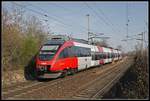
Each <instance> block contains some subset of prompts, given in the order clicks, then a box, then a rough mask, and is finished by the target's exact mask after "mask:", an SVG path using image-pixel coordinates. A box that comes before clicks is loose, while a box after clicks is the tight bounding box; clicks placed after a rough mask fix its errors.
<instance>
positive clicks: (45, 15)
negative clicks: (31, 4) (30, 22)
mask: <svg viewBox="0 0 150 101" xmlns="http://www.w3.org/2000/svg"><path fill="white" fill-rule="evenodd" d="M13 4H15V5H17V6H19V7H22V8H25V9H28V10H30V11H32V12H34V13H37V14H39V15H41V16H44V17H48V18H50V19H53V20H54V21H57V22H59V23H61V24H63V25H64V26H68V27H69V28H73V26H72V25H69V24H65V23H64V22H62V21H60V20H58V19H56V18H54V17H52V16H49V15H47V14H45V13H41V12H39V11H36V10H33V9H31V8H27V7H24V6H23V5H20V4H17V3H14V2H13ZM68 27H65V28H66V29H68Z"/></svg>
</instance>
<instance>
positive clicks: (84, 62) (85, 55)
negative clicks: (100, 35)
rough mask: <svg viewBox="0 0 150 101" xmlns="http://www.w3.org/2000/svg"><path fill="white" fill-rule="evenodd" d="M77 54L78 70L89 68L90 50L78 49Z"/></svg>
mask: <svg viewBox="0 0 150 101" xmlns="http://www.w3.org/2000/svg"><path fill="white" fill-rule="evenodd" d="M78 53H79V56H78V70H83V69H86V68H89V67H90V66H91V49H90V48H85V47H80V48H79V49H78Z"/></svg>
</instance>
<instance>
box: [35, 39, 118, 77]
mask: <svg viewBox="0 0 150 101" xmlns="http://www.w3.org/2000/svg"><path fill="white" fill-rule="evenodd" d="M112 52H114V53H117V50H115V51H111V49H109V48H105V47H100V46H95V45H89V44H85V43H80V42H77V41H74V40H68V41H64V40H50V41H48V42H47V43H45V44H44V45H43V46H42V47H41V49H40V51H39V54H38V56H37V58H36V71H37V77H38V78H57V77H60V76H65V75H67V74H74V73H75V72H77V71H80V70H84V69H86V68H90V67H93V66H96V65H102V64H105V63H109V62H112V58H111V56H110V54H112ZM116 58H117V57H116Z"/></svg>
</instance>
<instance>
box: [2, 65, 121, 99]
mask: <svg viewBox="0 0 150 101" xmlns="http://www.w3.org/2000/svg"><path fill="white" fill-rule="evenodd" d="M118 64H121V62H118V63H116V64H109V65H104V66H102V68H99V72H97V71H96V70H95V69H96V68H95V69H94V68H93V69H92V68H91V69H89V70H85V71H82V72H79V73H77V74H75V75H73V76H67V77H65V78H59V79H56V80H52V81H48V82H34V83H32V84H29V85H25V86H23V87H19V88H15V89H13V90H7V91H4V92H2V95H3V96H2V97H3V99H20V98H22V97H26V98H27V99H28V97H29V96H32V95H34V96H35V97H38V98H37V99H39V96H38V95H37V94H35V93H36V92H39V91H41V92H43V91H45V90H44V89H46V90H49V89H55V90H56V86H58V85H59V86H60V87H61V86H62V85H63V83H64V82H66V83H70V81H71V80H76V79H77V78H78V76H80V77H85V75H86V74H88V72H91V73H92V72H95V71H96V72H97V75H104V74H106V73H107V75H108V72H109V71H111V70H113V69H114V67H115V66H116V65H118ZM107 66H108V67H109V68H103V67H107ZM110 66H111V67H110ZM109 73H112V72H109ZM89 77H90V75H89ZM87 78H88V76H87ZM102 78H105V75H104V76H103V77H101V79H102ZM83 79H84V78H83ZM99 79H100V78H99ZM99 79H97V80H94V81H95V82H96V81H98V80H99ZM94 81H93V82H89V83H87V84H86V85H83V86H81V87H78V88H77V89H75V90H74V91H72V90H69V91H66V92H67V94H70V97H69V96H68V97H69V98H71V96H72V95H74V93H76V92H77V91H79V90H80V91H81V90H83V89H85V88H86V87H88V86H90V85H92V83H94ZM64 85H65V84H64ZM59 86H58V87H59ZM68 86H69V85H68ZM58 87H57V90H60V89H59V88H58ZM70 87H71V86H70ZM61 89H62V88H61ZM65 90H66V89H64V92H65ZM49 91H50V90H49ZM53 91H54V90H53ZM62 91H63V90H62ZM88 91H91V92H92V91H93V92H94V90H93V89H88ZM45 93H51V92H48V91H47V92H43V97H42V96H41V98H40V99H43V98H45V97H44V94H45ZM58 93H60V92H59V91H58ZM47 97H49V98H54V97H53V96H50V94H49V95H47ZM30 98H31V97H30ZM57 98H58V99H59V97H57ZM60 98H62V99H63V97H60ZM64 98H65V97H64ZM72 98H73V97H72ZM85 98H86V97H85ZM31 99H36V98H31Z"/></svg>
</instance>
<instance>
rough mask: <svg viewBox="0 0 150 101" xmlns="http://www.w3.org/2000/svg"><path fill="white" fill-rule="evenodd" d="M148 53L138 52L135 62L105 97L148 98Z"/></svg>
mask: <svg viewBox="0 0 150 101" xmlns="http://www.w3.org/2000/svg"><path fill="white" fill-rule="evenodd" d="M148 69H149V66H148V54H147V52H146V51H143V53H142V55H141V54H140V53H139V52H138V53H137V54H136V55H135V58H134V64H132V65H131V67H130V68H129V69H128V70H127V71H126V73H125V75H124V76H123V77H122V78H121V79H120V80H119V82H118V83H116V85H114V86H113V87H112V88H111V89H110V90H109V91H108V93H107V94H105V95H104V97H103V99H148V98H149V90H148V88H149V86H148V85H149V84H148V82H149V81H148V80H149V79H148V78H149V77H148V74H149V70H148Z"/></svg>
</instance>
